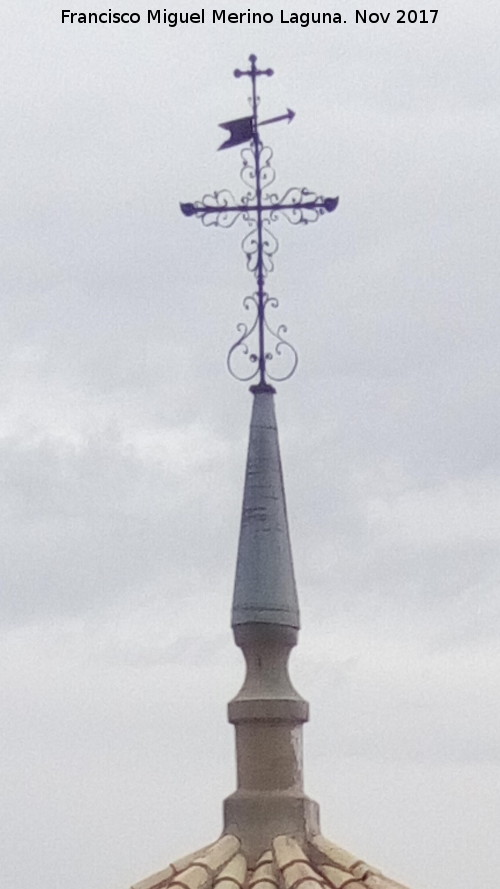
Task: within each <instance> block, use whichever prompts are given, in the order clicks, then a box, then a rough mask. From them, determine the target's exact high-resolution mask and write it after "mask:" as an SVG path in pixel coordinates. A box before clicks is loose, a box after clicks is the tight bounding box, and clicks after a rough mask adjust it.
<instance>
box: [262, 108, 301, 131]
mask: <svg viewBox="0 0 500 889" xmlns="http://www.w3.org/2000/svg"><path fill="white" fill-rule="evenodd" d="M294 117H295V111H292V109H291V108H287V109H286V114H280V115H279V116H278V117H270V118H268V120H259V127H263V126H264V124H266V123H276V122H277V121H278V120H287V121H288V123H291V121H292V120H293V119H294Z"/></svg>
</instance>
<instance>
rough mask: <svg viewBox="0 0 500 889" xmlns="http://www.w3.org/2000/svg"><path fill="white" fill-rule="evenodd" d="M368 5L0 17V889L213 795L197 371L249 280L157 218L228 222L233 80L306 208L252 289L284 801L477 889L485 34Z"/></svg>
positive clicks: (204, 376)
mask: <svg viewBox="0 0 500 889" xmlns="http://www.w3.org/2000/svg"><path fill="white" fill-rule="evenodd" d="M400 5H402V4H397V3H394V2H393V0H389V2H385V3H383V4H382V3H381V4H379V5H378V6H375V5H374V6H372V7H371V9H372V10H375V11H378V10H379V9H381V10H383V11H385V12H387V11H391V16H392V18H391V19H390V20H389V22H388V23H387V24H381V23H379V24H370V25H362V24H355V23H354V9H355V3H354V0H337V3H336V7H337V9H338V10H339V11H340V12H341V13H342V16H343V18H345V19H346V23H345V24H341V25H331V26H329V25H321V26H319V25H311V26H310V27H308V28H301V27H300V26H297V25H292V24H288V25H286V24H280V23H279V22H275V23H274V24H272V25H265V26H256V25H243V24H242V25H225V26H222V25H213V24H211V23H210V17H211V10H212V6H205V10H206V17H207V22H206V23H205V24H204V25H196V24H191V25H188V26H186V25H185V26H182V27H178V28H176V29H173V28H169V27H168V26H164V25H155V24H151V25H147V24H146V23H144V22H143V23H140V24H138V25H125V24H123V25H107V24H106V25H105V24H101V25H83V24H80V25H77V24H74V25H70V24H65V25H62V24H61V23H60V19H61V6H60V5H58V4H57V3H56V2H55V0H22V3H19V4H8V5H7V6H6V9H5V10H4V12H3V15H2V30H1V34H0V42H1V44H2V46H1V54H0V67H1V71H0V74H1V83H2V88H1V90H0V96H1V98H0V102H1V113H2V134H3V135H2V149H1V164H0V167H1V170H0V172H1V177H2V200H1V207H2V211H1V212H2V218H1V228H2V247H1V252H0V264H1V278H2V289H1V294H2V312H1V318H0V336H1V348H0V362H1V367H2V373H1V414H0V448H1V460H0V476H1V497H0V509H1V515H2V522H1V528H0V533H1V542H0V552H1V624H0V633H1V654H0V657H1V680H0V689H1V690H0V696H1V698H0V700H1V710H2V731H1V741H0V743H1V751H2V756H1V759H2V775H3V776H2V778H1V786H2V792H1V794H0V798H1V805H2V807H3V812H1V813H0V814H1V822H2V825H3V827H2V831H1V832H0V860H1V861H2V868H1V872H2V880H3V883H4V884H5V885H6V886H7V885H8V886H9V889H26V887H27V886H36V887H37V889H64V887H67V886H68V887H69V886H71V889H127V887H128V886H129V885H130V883H132V882H133V881H135V880H138V879H140V878H142V877H145V876H147V875H148V874H149V873H151V872H153V871H154V870H157V869H159V868H161V867H164V866H166V865H167V864H168V863H169V862H170V861H171V860H172V859H175V858H178V857H180V856H181V855H183V854H185V853H187V852H189V851H192V850H195V849H196V848H198V847H199V846H201V845H204V844H206V843H209V842H211V841H212V840H215V839H216V838H217V836H218V834H219V832H220V829H221V823H222V818H221V803H222V799H223V798H224V796H226V795H228V794H229V793H231V792H232V791H233V790H234V788H235V765H234V755H233V734H232V728H231V727H230V726H228V725H227V723H226V712H225V707H226V702H227V700H228V699H229V698H230V697H232V696H233V695H234V694H235V693H236V691H237V690H238V688H239V686H240V684H241V681H242V675H243V669H242V659H241V657H240V653H239V652H238V651H237V649H235V648H234V646H233V643H232V638H231V634H230V630H229V611H230V603H231V595H232V583H233V576H234V564H235V556H236V544H237V537H238V525H239V512H240V504H241V494H242V483H243V471H244V464H245V456H246V440H247V430H248V420H249V415H250V409H251V397H250V395H249V394H248V391H247V387H246V385H244V384H239V383H236V382H235V381H233V380H232V379H231V377H230V376H229V375H228V374H227V372H226V370H225V356H226V352H227V350H228V348H229V346H230V345H231V344H232V342H233V341H234V339H235V338H236V324H237V323H238V322H240V321H241V320H243V319H244V315H245V313H244V309H243V308H242V305H241V302H242V299H243V298H244V297H245V296H246V295H247V293H250V292H251V290H252V286H253V284H252V279H251V277H250V276H249V274H248V272H247V271H246V269H245V260H244V256H243V254H242V252H241V249H240V239H241V237H242V235H243V234H244V226H243V224H242V225H241V226H240V227H238V226H235V227H234V228H233V229H230V230H228V231H216V230H214V229H205V228H203V226H202V225H201V224H200V223H199V222H198V221H197V220H194V219H186V218H184V217H183V216H182V215H181V214H180V212H179V202H180V201H193V200H196V199H199V198H201V197H202V196H203V195H204V194H205V193H207V192H210V191H213V190H215V189H221V188H230V189H231V190H232V191H233V192H234V193H235V194H236V195H238V196H240V195H241V194H243V193H244V190H245V189H244V187H243V186H242V185H241V183H240V180H239V169H240V157H239V151H238V149H233V150H232V151H225V152H220V153H218V152H217V151H216V149H217V147H218V145H219V144H220V142H221V140H222V139H223V138H224V135H223V132H222V130H218V127H217V124H218V123H219V122H220V121H225V120H228V119H231V118H233V117H240V116H244V115H245V114H247V113H248V104H247V95H248V82H247V81H245V80H235V79H234V78H233V76H232V71H233V69H234V68H235V67H237V66H239V67H243V66H245V64H246V61H247V58H248V55H249V53H251V52H254V53H256V54H257V56H258V60H259V63H261V64H262V65H263V66H264V67H267V66H272V67H273V68H274V69H275V76H274V77H273V78H270V79H268V80H266V82H265V83H264V84H262V89H261V96H262V104H261V108H262V113H263V114H264V115H265V116H266V117H270V116H274V115H276V114H281V113H283V112H284V111H285V110H286V108H287V107H291V108H293V109H294V110H295V112H296V118H295V120H294V121H293V123H292V124H291V125H287V124H285V123H278V124H276V125H274V126H273V127H269V128H268V130H267V132H266V137H268V138H269V141H270V143H272V145H273V149H274V152H275V167H276V171H277V181H276V190H277V191H280V193H282V192H284V191H285V190H286V189H287V188H288V187H289V186H291V185H299V186H306V187H308V188H310V189H312V190H313V191H315V192H318V193H321V194H326V195H337V194H339V195H340V203H339V207H338V209H337V211H336V212H335V213H334V214H332V215H331V216H327V217H324V218H322V219H321V220H319V221H318V222H317V224H315V225H311V226H307V227H304V228H300V227H294V226H290V225H288V223H287V222H286V221H282V222H280V223H277V224H276V229H275V231H276V234H277V235H278V237H279V239H280V251H279V253H278V255H277V257H276V271H275V272H274V274H273V275H272V277H271V278H270V279H269V291H270V293H271V294H272V295H274V296H276V297H278V298H279V300H280V307H279V310H278V311H277V312H276V313H275V317H276V319H277V321H279V322H280V323H285V324H287V325H288V331H289V336H290V339H291V340H292V341H293V343H294V345H295V346H296V347H297V349H298V351H299V354H300V364H299V368H298V370H297V373H296V375H295V377H294V378H293V380H291V381H290V382H287V383H284V384H283V385H281V386H280V387H279V392H278V395H277V399H276V401H277V404H276V407H277V412H278V418H279V426H280V436H281V448H282V458H283V463H284V470H285V479H286V488H287V496H288V508H289V515H290V524H291V533H292V544H293V550H294V559H295V570H296V575H297V582H298V588H299V596H300V602H301V610H302V625H303V629H302V633H301V639H300V644H299V647H298V649H297V650H296V651H295V653H294V655H293V659H292V665H291V666H292V675H293V680H294V683H295V685H296V686H297V688H298V689H299V691H300V692H301V693H302V694H303V695H304V696H305V697H307V698H308V699H309V700H310V702H311V723H310V725H309V726H308V727H306V730H305V747H306V750H305V754H306V759H305V768H306V790H307V791H308V793H309V794H310V795H311V796H312V797H313V798H315V799H317V800H318V802H319V803H320V806H321V813H322V826H323V832H324V833H325V834H326V835H327V836H328V837H329V838H330V839H331V840H333V841H334V842H336V843H338V844H340V845H343V846H345V847H346V848H348V849H350V850H352V851H353V852H354V853H355V854H356V855H357V856H358V857H360V858H364V859H365V860H367V861H369V862H370V863H373V864H374V865H377V866H379V867H380V868H382V869H383V870H384V871H385V872H386V873H387V874H388V875H389V876H392V877H394V878H395V879H398V880H400V881H402V882H404V883H407V884H408V885H409V886H411V889H443V887H450V889H451V887H453V889H474V887H480V886H485V885H489V884H490V883H491V879H492V874H496V873H498V870H499V868H500V851H499V844H498V836H499V835H500V716H499V709H498V699H499V691H500V689H499V685H500V654H499V642H500V621H499V618H500V603H499V577H500V556H499V543H500V475H499V431H500V419H499V410H498V397H499V388H500V386H499V380H500V349H499V327H498V321H499V309H498V280H499V277H500V275H499V272H500V269H499V267H498V266H499V260H498V255H499V251H498V247H497V243H496V242H497V240H498V230H499V224H500V220H499V218H498V217H499V210H498V208H499V199H498V195H499V186H500V173H499V167H498V157H499V134H500V124H499V79H500V78H499V62H498V31H499V13H498V5H497V4H494V3H493V2H492V0H491V2H490V0H479V2H477V3H472V2H465V0H453V3H452V2H450V0H447V2H446V3H444V4H441V6H440V9H439V15H438V18H437V21H436V23H435V24H433V25H431V24H419V23H418V24H406V25H405V24H397V23H396V22H395V20H394V19H395V16H396V10H397V8H398V7H399V6H400ZM73 8H75V9H78V7H73ZM90 8H91V9H92V7H90ZM93 8H94V9H98V10H99V9H102V10H105V11H106V10H107V9H108V8H109V7H108V5H107V4H103V5H102V6H101V7H93ZM116 8H118V9H120V10H122V11H140V12H142V13H143V14H145V12H146V9H147V5H146V3H145V0H136V2H135V5H132V4H131V3H130V4H124V5H122V6H120V7H116ZM162 8H163V7H162ZM171 8H172V9H174V8H175V7H171ZM199 8H201V7H199V6H196V4H195V3H193V0H188V2H187V3H186V4H185V5H183V6H182V9H183V10H193V11H194V10H197V9H199ZM217 8H219V7H217ZM227 8H229V7H227ZM231 8H232V9H235V8H236V9H242V8H246V7H242V6H241V5H237V6H235V7H231ZM295 8H296V7H295ZM325 8H329V7H326V4H325V6H324V7H321V6H319V5H316V4H312V3H309V2H308V5H307V6H303V7H301V8H300V9H302V10H309V11H312V10H313V9H314V10H321V9H325ZM362 8H364V7H362ZM112 9H115V7H112ZM251 9H252V10H254V11H263V10H272V11H274V12H275V14H276V18H278V17H279V10H278V7H276V9H275V8H274V6H272V5H271V3H268V4H267V5H266V3H263V2H260V0H257V2H256V3H254V4H253V5H252V6H251ZM283 9H285V12H287V13H288V12H290V11H292V10H293V9H294V7H283ZM300 9H298V11H300ZM87 11H90V10H87ZM330 11H335V9H334V8H332V9H331V10H330Z"/></svg>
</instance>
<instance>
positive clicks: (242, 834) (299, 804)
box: [224, 790, 320, 868]
mask: <svg viewBox="0 0 500 889" xmlns="http://www.w3.org/2000/svg"><path fill="white" fill-rule="evenodd" d="M224 833H226V834H233V836H237V837H238V838H239V840H240V841H241V846H242V852H243V854H244V855H245V856H246V858H247V860H248V863H249V867H251V868H253V867H255V864H256V862H257V860H258V858H259V857H260V856H261V855H262V853H263V852H265V851H266V850H267V849H270V847H271V843H272V841H273V840H274V839H275V837H277V836H281V835H283V834H286V835H287V836H292V837H294V838H295V839H296V840H297V842H298V843H299V844H303V843H304V842H305V841H306V840H307V839H309V837H311V836H314V835H316V834H319V833H320V829H319V806H318V804H317V803H315V802H314V801H313V800H311V799H309V797H307V796H304V795H293V794H289V793H286V792H285V793H284V792H278V791H259V792H255V791H253V792H252V791H245V790H237V791H236V793H233V794H232V795H231V796H229V797H227V799H225V800H224Z"/></svg>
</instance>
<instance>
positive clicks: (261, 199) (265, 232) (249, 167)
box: [181, 55, 339, 390]
mask: <svg viewBox="0 0 500 889" xmlns="http://www.w3.org/2000/svg"><path fill="white" fill-rule="evenodd" d="M249 62H250V68H249V70H248V71H240V70H239V69H238V68H237V69H236V71H235V72H234V76H235V77H249V78H250V80H251V83H252V95H251V97H250V100H249V101H250V104H251V108H252V114H251V115H250V116H249V117H241V118H238V119H237V120H230V121H227V122H226V123H222V124H220V126H221V127H223V129H225V130H228V131H229V137H228V138H227V139H226V141H225V142H223V143H222V145H221V146H220V148H221V149H222V148H232V147H233V146H234V145H241V144H243V143H244V142H249V143H250V145H248V146H247V147H245V148H243V149H242V151H241V158H242V162H243V167H242V170H241V174H240V175H241V179H242V181H243V184H244V185H245V186H247V187H248V189H249V191H247V193H246V194H245V195H244V196H243V197H242V198H241V199H240V201H239V202H238V201H237V200H236V199H235V198H234V196H233V194H232V193H231V192H230V191H229V190H228V189H223V190H222V191H215V192H214V193H213V194H207V195H205V196H204V197H203V198H202V200H201V201H196V202H195V203H192V204H181V210H182V212H183V213H184V215H185V216H197V217H198V218H199V219H201V221H202V222H203V225H216V226H219V227H220V228H230V227H231V226H232V225H234V223H235V222H236V220H237V219H238V218H239V217H241V218H242V219H243V221H244V222H246V223H247V224H248V225H249V227H250V231H249V232H247V234H246V235H245V237H244V238H243V240H242V247H243V251H244V253H245V255H246V261H247V268H248V270H249V271H250V272H252V273H253V275H254V276H255V279H256V282H257V290H256V291H255V292H254V293H252V294H251V295H250V296H247V297H245V299H244V300H243V305H244V307H245V309H246V310H247V311H250V310H252V311H253V312H254V318H253V321H251V322H250V323H249V324H245V323H244V322H240V323H239V324H238V325H237V330H238V332H239V334H240V336H239V337H238V339H237V341H236V342H235V343H234V345H233V346H231V348H230V350H229V353H228V356H227V366H228V369H229V372H230V373H231V374H232V376H234V377H236V379H239V380H243V381H249V380H253V379H255V378H258V384H257V386H256V387H252V389H254V390H255V389H257V390H263V389H264V390H265V389H272V386H271V385H270V383H269V380H272V382H279V381H282V380H287V379H289V377H291V376H292V374H293V373H294V371H295V368H296V367H297V361H298V356H297V352H296V350H295V349H294V347H293V346H292V345H291V344H290V343H289V342H288V341H287V340H286V339H285V338H284V334H286V332H287V328H286V326H285V325H284V324H280V325H279V326H278V327H277V329H276V330H273V329H272V327H271V326H270V324H269V321H268V318H267V314H266V312H267V310H268V309H269V308H277V307H278V300H277V299H276V297H270V296H269V294H268V292H267V290H266V289H265V281H266V278H267V275H268V274H269V272H272V271H273V269H274V262H273V257H274V254H275V253H276V251H277V249H278V240H277V239H276V237H275V236H274V234H273V233H272V232H271V229H270V226H271V224H272V223H273V222H275V221H276V220H277V219H279V217H280V215H283V216H285V217H286V218H287V219H288V220H289V222H291V223H292V224H293V225H299V224H303V225H307V224H308V223H310V222H315V221H316V220H317V219H319V217H320V216H322V215H323V214H324V213H325V212H326V213H331V212H332V211H333V210H335V208H336V206H337V204H338V201H339V199H338V198H324V197H322V196H320V195H316V194H314V193H313V192H312V191H309V189H307V188H297V187H292V188H289V189H288V190H287V191H286V192H285V194H284V195H283V196H282V197H281V198H279V197H278V195H277V194H275V193H272V192H269V191H268V190H267V189H268V188H269V187H270V186H271V185H272V183H273V182H274V180H275V177H276V174H275V171H274V169H273V167H272V165H271V161H272V158H273V152H272V151H271V149H270V148H269V147H267V146H264V145H263V143H262V141H261V137H260V127H263V126H264V125H265V124H271V123H276V122H277V121H280V120H288V122H289V123H290V121H291V120H292V119H293V117H294V116H295V115H294V112H293V111H291V110H290V109H288V110H287V113H286V114H281V115H279V116H277V117H271V118H269V119H268V120H261V121H259V119H258V108H259V103H260V97H259V96H258V94H257V78H258V77H263V76H264V77H271V76H272V75H273V73H274V72H273V71H272V69H271V68H266V69H265V70H264V71H260V70H259V69H258V68H257V65H256V62H257V57H256V56H254V55H252V56H250V58H249ZM252 337H254V339H252ZM253 341H255V342H256V345H255V347H251V345H250V344H251V342H253ZM270 341H271V344H272V343H274V345H270ZM287 356H288V359H289V360H288V363H286V362H285V366H284V367H282V363H281V362H280V361H279V360H278V361H276V359H282V360H283V361H284V360H285V359H286V358H287ZM238 357H239V358H243V359H247V360H248V361H249V362H250V364H251V367H250V368H249V367H248V364H246V370H242V371H240V370H239V369H237V368H236V362H237V359H238ZM273 359H274V360H275V364H274V365H272V369H273V370H272V371H271V369H270V366H269V365H270V362H271V361H273ZM244 365H245V362H244ZM275 365H278V367H277V369H276V370H275V369H274V368H275ZM280 368H281V370H280Z"/></svg>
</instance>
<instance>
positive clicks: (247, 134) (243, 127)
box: [219, 117, 253, 151]
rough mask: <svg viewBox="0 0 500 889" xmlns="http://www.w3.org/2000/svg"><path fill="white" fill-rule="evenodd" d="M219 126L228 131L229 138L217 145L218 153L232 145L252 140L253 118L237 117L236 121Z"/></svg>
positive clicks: (229, 121)
mask: <svg viewBox="0 0 500 889" xmlns="http://www.w3.org/2000/svg"><path fill="white" fill-rule="evenodd" d="M219 126H220V127H222V128H223V129H224V130H229V138H228V139H226V141H225V142H223V143H222V145H219V151H220V150H221V148H232V147H233V145H241V143H242V142H249V141H250V139H252V138H253V117H239V118H238V120H228V121H227V123H220V124H219Z"/></svg>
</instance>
